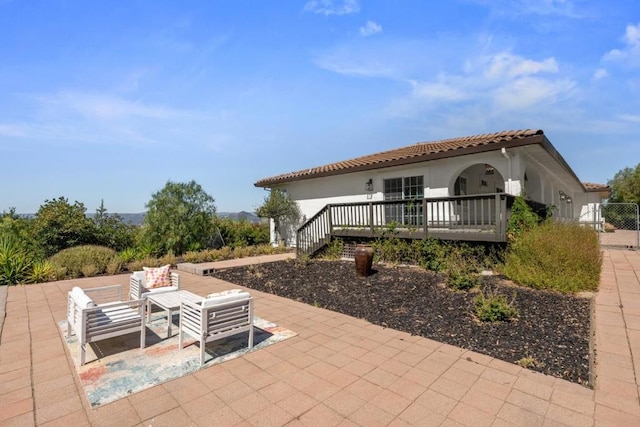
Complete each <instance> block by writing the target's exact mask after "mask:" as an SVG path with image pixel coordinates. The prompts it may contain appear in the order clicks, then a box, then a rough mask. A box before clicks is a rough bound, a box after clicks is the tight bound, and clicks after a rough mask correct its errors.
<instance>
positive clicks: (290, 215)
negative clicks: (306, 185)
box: [256, 189, 300, 243]
mask: <svg viewBox="0 0 640 427" xmlns="http://www.w3.org/2000/svg"><path fill="white" fill-rule="evenodd" d="M256 215H258V216H259V217H261V218H271V219H273V223H274V231H275V237H276V243H279V242H280V240H279V239H282V238H283V236H282V233H281V230H282V226H283V225H284V224H285V223H286V222H288V223H289V224H292V223H296V222H297V221H298V219H299V218H300V207H299V206H298V203H296V201H295V200H292V199H291V197H289V195H288V194H287V193H285V192H284V191H282V190H278V189H272V190H271V191H270V192H269V195H268V196H266V197H265V198H264V202H263V203H262V206H259V207H258V209H257V210H256Z"/></svg>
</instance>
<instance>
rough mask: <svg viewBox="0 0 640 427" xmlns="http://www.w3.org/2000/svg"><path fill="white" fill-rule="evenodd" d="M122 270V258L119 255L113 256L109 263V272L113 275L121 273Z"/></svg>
mask: <svg viewBox="0 0 640 427" xmlns="http://www.w3.org/2000/svg"><path fill="white" fill-rule="evenodd" d="M121 271H122V260H121V259H120V258H118V257H115V258H113V259H112V260H111V261H109V264H107V274H109V275H111V276H113V275H114V274H119V273H120V272H121Z"/></svg>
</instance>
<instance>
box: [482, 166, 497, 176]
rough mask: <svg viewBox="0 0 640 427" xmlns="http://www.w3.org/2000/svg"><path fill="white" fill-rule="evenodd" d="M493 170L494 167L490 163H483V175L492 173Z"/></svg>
mask: <svg viewBox="0 0 640 427" xmlns="http://www.w3.org/2000/svg"><path fill="white" fill-rule="evenodd" d="M494 172H495V168H494V167H493V166H491V165H484V174H485V175H493V173H494Z"/></svg>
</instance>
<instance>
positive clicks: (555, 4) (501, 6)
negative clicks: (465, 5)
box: [470, 0, 583, 18]
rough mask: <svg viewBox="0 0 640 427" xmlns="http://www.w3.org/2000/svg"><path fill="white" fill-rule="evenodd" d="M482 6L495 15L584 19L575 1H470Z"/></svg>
mask: <svg viewBox="0 0 640 427" xmlns="http://www.w3.org/2000/svg"><path fill="white" fill-rule="evenodd" d="M470 1H472V2H475V3H479V4H482V5H484V6H486V7H488V8H490V9H491V10H493V11H494V12H495V13H499V14H501V15H507V16H510V17H518V16H523V15H540V16H563V17H567V18H582V16H583V14H582V13H581V12H578V11H577V10H576V9H577V8H576V3H578V2H579V0H578V1H575V0H470Z"/></svg>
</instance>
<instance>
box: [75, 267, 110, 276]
mask: <svg viewBox="0 0 640 427" xmlns="http://www.w3.org/2000/svg"><path fill="white" fill-rule="evenodd" d="M105 271H106V268H105ZM80 272H81V273H82V275H83V276H84V277H94V276H96V275H97V274H98V267H97V266H96V265H95V264H85V265H83V266H82V268H81V269H80Z"/></svg>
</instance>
